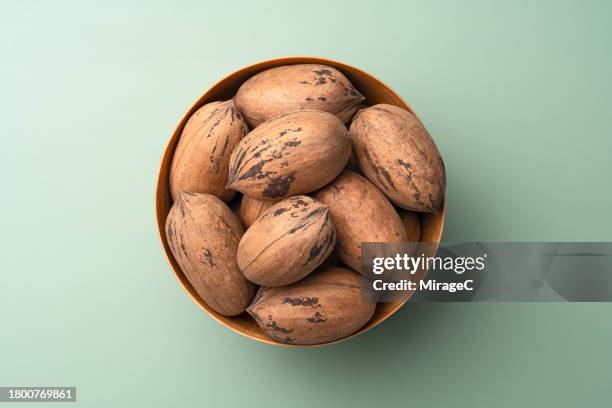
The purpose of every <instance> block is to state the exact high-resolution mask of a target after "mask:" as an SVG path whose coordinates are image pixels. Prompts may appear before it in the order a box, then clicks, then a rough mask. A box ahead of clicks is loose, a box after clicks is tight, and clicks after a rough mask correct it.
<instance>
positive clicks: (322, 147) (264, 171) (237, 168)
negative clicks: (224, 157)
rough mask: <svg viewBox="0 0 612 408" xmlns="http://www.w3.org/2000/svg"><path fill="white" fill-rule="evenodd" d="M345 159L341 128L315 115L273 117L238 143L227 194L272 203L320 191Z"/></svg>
mask: <svg viewBox="0 0 612 408" xmlns="http://www.w3.org/2000/svg"><path fill="white" fill-rule="evenodd" d="M350 155H351V142H350V139H349V137H348V131H347V130H346V127H345V126H344V125H343V124H342V122H340V121H339V120H338V118H336V117H335V116H334V115H332V114H330V113H327V112H322V111H315V110H307V111H297V112H292V113H287V114H285V115H281V116H278V117H276V118H274V119H272V120H270V121H268V122H266V123H264V124H262V125H261V126H259V127H257V128H256V129H255V130H253V131H251V133H249V134H248V135H247V136H246V137H245V138H243V139H242V140H241V141H240V143H239V144H238V146H236V148H235V149H234V152H233V153H232V157H231V159H230V173H229V180H228V188H230V189H232V190H238V191H240V192H242V193H244V194H246V195H248V196H251V197H253V198H257V199H259V200H268V201H278V200H280V199H282V198H285V197H289V196H294V195H299V194H305V193H309V192H311V191H314V190H316V189H318V188H321V187H323V186H324V185H325V184H327V183H329V182H330V181H332V180H333V179H334V178H336V176H337V175H338V174H339V173H340V172H341V171H342V169H343V168H344V166H345V165H346V162H347V161H348V159H349V156H350Z"/></svg>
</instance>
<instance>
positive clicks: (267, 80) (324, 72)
mask: <svg viewBox="0 0 612 408" xmlns="http://www.w3.org/2000/svg"><path fill="white" fill-rule="evenodd" d="M235 100H236V106H237V107H238V109H239V110H240V111H241V112H242V113H243V115H244V116H245V118H246V120H247V122H248V123H249V125H250V126H251V127H256V126H259V125H260V124H261V123H263V122H265V121H267V120H269V119H272V118H273V117H275V116H278V115H282V114H283V113H288V112H293V111H296V110H302V109H317V110H322V111H325V112H330V113H333V114H334V115H336V116H338V118H339V119H340V120H341V121H342V122H344V123H348V121H349V120H350V118H351V117H352V116H353V114H354V113H355V110H356V109H357V107H358V106H359V104H360V103H361V102H362V101H363V100H364V97H363V96H362V95H361V94H360V93H359V92H357V90H356V89H355V87H353V85H352V84H351V83H350V82H349V80H348V79H347V78H346V77H345V76H344V75H343V74H342V73H341V72H340V71H338V70H337V69H335V68H332V67H328V66H326V65H319V64H298V65H285V66H281V67H275V68H270V69H268V70H265V71H263V72H260V73H259V74H257V75H255V76H253V77H251V78H250V79H248V80H247V81H246V82H245V83H244V84H242V86H241V87H240V89H238V93H236V96H235Z"/></svg>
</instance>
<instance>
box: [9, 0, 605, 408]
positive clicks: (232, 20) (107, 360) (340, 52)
mask: <svg viewBox="0 0 612 408" xmlns="http://www.w3.org/2000/svg"><path fill="white" fill-rule="evenodd" d="M611 19H612V5H611V3H610V2H607V1H597V2H596V1H587V2H578V1H503V2H490V1H478V2H477V1H470V2H459V1H450V0H449V1H445V2H440V1H433V2H416V1H415V2H406V1H397V2H384V1H368V2H358V1H355V0H353V1H331V2H330V1H308V2H289V1H278V2H263V1H257V2H256V1H253V2H236V1H231V2H230V1H217V2H205V1H192V2H170V1H168V2H165V3H159V2H145V1H142V2H138V3H135V2H130V4H126V2H124V1H116V2H98V4H95V3H93V2H91V3H90V2H80V1H79V2H77V1H75V2H72V3H67V2H46V4H45V3H44V2H26V1H14V2H2V3H1V5H0V55H1V57H0V58H1V63H0V78H1V79H0V81H1V82H0V83H1V87H0V91H1V97H0V103H1V106H0V129H1V135H2V136H1V138H2V139H1V140H2V144H1V146H2V148H1V150H0V151H1V160H0V180H1V189H2V200H0V210H1V214H2V218H1V226H2V234H0V248H1V249H0V290H1V293H0V322H1V324H2V326H1V328H0V386H9V385H58V386H59V385H74V386H76V387H77V389H78V391H77V399H78V402H77V403H76V404H72V405H71V404H57V405H54V406H57V407H61V406H84V407H111V406H112V407H135V406H146V407H168V406H177V407H196V406H197V407H224V406H239V407H292V408H293V407H295V408H297V407H317V406H337V407H339V406H350V407H372V406H375V407H387V406H388V407H396V406H401V407H430V406H431V407H438V406H453V407H522V406H527V407H532V406H533V407H540V406H542V407H576V406H589V407H601V406H609V405H610V398H611V397H610V384H612V368H611V367H610V363H611V362H612V348H611V344H612V305H610V304H519V303H512V304H490V303H487V304H418V305H409V306H407V307H405V308H403V309H402V311H401V312H399V313H397V314H396V315H395V316H393V317H392V318H391V319H389V320H388V321H387V322H386V323H385V324H383V325H381V326H379V327H378V328H376V329H374V330H372V331H371V332H369V333H367V334H365V335H362V336H360V337H358V338H355V339H353V340H351V341H348V342H345V343H342V344H338V345H335V346H332V347H327V348H322V349H311V350H290V349H282V348H276V347H271V346H266V345H263V344H259V343H256V342H253V341H250V340H247V339H246V338H243V337H241V336H238V335H236V334H234V333H232V332H230V331H229V330H227V329H225V328H224V327H222V326H220V325H219V324H217V323H215V322H214V321H213V320H212V319H210V318H209V317H207V316H206V315H205V314H204V313H203V312H202V311H201V310H200V309H199V308H198V307H197V306H196V305H195V304H194V303H193V302H192V301H191V300H190V299H189V298H188V297H187V295H186V294H185V293H184V291H183V290H182V289H181V288H180V287H179V285H178V284H177V281H176V280H175V278H174V276H173V275H172V274H171V271H170V268H169V266H168V265H167V263H166V261H165V259H164V256H163V253H162V251H161V248H160V245H159V242H158V238H157V232H156V228H155V223H154V210H153V190H154V183H155V178H156V172H157V167H158V163H159V158H160V156H161V154H162V151H163V149H164V147H165V144H166V141H167V140H168V138H169V136H170V134H171V132H172V130H173V128H174V126H175V124H176V123H177V121H178V120H179V118H180V116H181V115H182V114H183V112H184V111H185V110H186V109H187V108H188V107H189V106H190V105H191V104H192V102H193V101H195V100H196V99H197V98H198V97H199V96H200V95H201V94H202V93H203V91H204V90H205V89H206V88H208V87H209V86H210V85H211V84H212V83H213V82H215V81H216V80H217V79H219V78H221V77H223V76H224V75H226V74H228V73H229V72H232V71H234V70H236V69H238V68H240V67H242V66H244V65H247V64H250V63H253V62H257V61H260V60H263V59H267V58H271V57H277V56H285V55H300V54H306V55H319V56H324V57H330V58H333V59H337V60H341V61H345V62H347V63H349V64H353V65H355V66H358V67H360V68H362V69H364V70H366V71H368V72H370V73H372V74H374V75H375V76H377V77H379V78H381V79H383V80H384V81H385V82H387V83H388V84H389V85H390V86H392V87H393V88H394V89H395V90H396V91H398V92H399V93H400V94H402V95H403V96H404V97H405V98H406V99H407V100H408V101H409V103H410V104H411V105H412V106H413V108H414V109H415V110H416V112H417V113H418V114H419V115H420V116H421V118H422V119H423V121H424V122H425V124H426V125H427V127H428V128H429V129H430V131H431V133H432V135H433V136H434V138H435V140H436V142H437V143H438V145H439V148H440V150H441V152H442V155H443V157H444V159H445V162H446V168H447V171H448V191H447V209H448V211H447V224H446V230H445V236H444V238H445V240H447V241H463V240H466V241H469V240H480V241H487V240H489V241H504V240H513V241H549V240H550V241H553V240H557V241H588V240H592V241H610V240H612V217H611V216H610V213H609V209H610V208H612V193H611V188H610V186H611V184H612V183H611V182H610V178H611V176H612V161H611V160H610V154H611V153H612V142H611V138H612V113H611V112H612V81H611V79H610V73H611V72H612V46H611V41H610V39H611V38H612V28H611V25H610V21H611ZM0 405H2V404H0ZM6 405H7V406H8V405H9V404H6ZM30 405H31V406H36V407H40V406H42V405H36V404H30ZM15 406H20V407H25V406H28V404H22V405H15Z"/></svg>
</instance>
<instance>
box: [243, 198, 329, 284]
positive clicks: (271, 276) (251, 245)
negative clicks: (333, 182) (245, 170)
mask: <svg viewBox="0 0 612 408" xmlns="http://www.w3.org/2000/svg"><path fill="white" fill-rule="evenodd" d="M335 243H336V231H335V229H334V224H333V222H332V219H331V216H330V214H329V209H328V208H327V206H326V205H324V204H321V203H319V202H317V201H315V200H313V199H312V198H310V197H307V196H295V197H290V198H287V199H285V200H283V201H281V202H279V203H277V204H275V205H273V206H272V207H270V208H269V209H268V210H267V211H266V212H265V213H264V214H263V215H262V216H261V217H259V218H258V219H257V221H255V222H254V223H253V225H251V227H250V228H249V229H248V230H247V232H246V233H245V234H244V236H243V237H242V240H240V244H239V245H238V267H239V268H240V270H241V271H242V273H243V274H244V276H246V277H247V279H248V280H250V281H251V282H255V283H257V284H258V285H264V286H284V285H289V284H291V283H294V282H296V281H298V280H300V279H302V278H303V277H304V276H306V275H308V274H309V273H310V272H312V271H314V270H315V269H316V268H317V267H318V266H319V265H321V263H322V262H323V261H324V260H325V258H327V256H328V255H329V254H330V253H331V252H332V251H333V249H334V245H335Z"/></svg>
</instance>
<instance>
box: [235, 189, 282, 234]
mask: <svg viewBox="0 0 612 408" xmlns="http://www.w3.org/2000/svg"><path fill="white" fill-rule="evenodd" d="M273 205H274V202H273V201H264V200H258V199H256V198H253V197H249V196H248V195H243V196H242V201H240V219H241V220H242V225H244V226H245V227H247V228H248V227H250V226H251V225H252V224H253V223H254V222H255V220H256V219H257V218H259V217H260V216H261V215H262V214H263V213H264V212H266V210H267V209H268V208H270V207H272V206H273Z"/></svg>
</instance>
